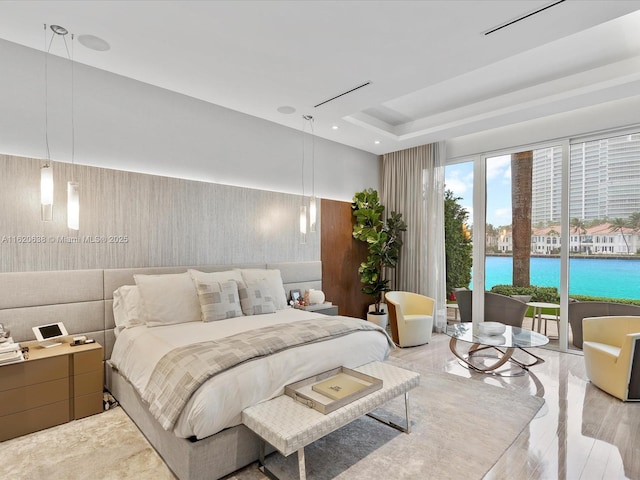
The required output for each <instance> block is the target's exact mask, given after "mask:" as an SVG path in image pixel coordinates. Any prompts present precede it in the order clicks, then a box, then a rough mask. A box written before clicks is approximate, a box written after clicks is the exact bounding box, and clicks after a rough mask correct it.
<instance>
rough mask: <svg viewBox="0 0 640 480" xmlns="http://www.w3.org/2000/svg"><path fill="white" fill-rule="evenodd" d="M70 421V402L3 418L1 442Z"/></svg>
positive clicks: (0, 432) (66, 401)
mask: <svg viewBox="0 0 640 480" xmlns="http://www.w3.org/2000/svg"><path fill="white" fill-rule="evenodd" d="M68 421H69V400H64V401H62V402H58V403H52V404H51V405H45V406H44V407H38V408H32V409H31V410H25V411H23V412H18V413H14V414H12V415H6V416H4V417H2V428H1V429H0V442H2V441H4V440H8V439H10V438H14V437H19V436H20V435H26V434H27V433H31V432H37V431H38V430H44V429H45V428H49V427H53V426H55V425H61V424H63V423H67V422H68Z"/></svg>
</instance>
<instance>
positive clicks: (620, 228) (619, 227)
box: [609, 218, 629, 254]
mask: <svg viewBox="0 0 640 480" xmlns="http://www.w3.org/2000/svg"><path fill="white" fill-rule="evenodd" d="M625 228H629V222H628V221H627V220H625V219H624V218H614V219H613V220H612V221H611V225H609V231H610V232H620V234H621V235H622V240H624V244H625V245H626V246H627V254H629V244H628V243H627V239H626V238H625V236H624V229H625Z"/></svg>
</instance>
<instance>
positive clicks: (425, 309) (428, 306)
mask: <svg viewBox="0 0 640 480" xmlns="http://www.w3.org/2000/svg"><path fill="white" fill-rule="evenodd" d="M385 298H386V299H387V308H388V309H389V323H390V325H391V335H392V337H393V341H394V342H395V343H396V344H397V345H398V346H400V347H415V346H417V345H424V344H425V343H429V342H430V341H431V331H432V330H433V308H434V303H435V301H434V299H433V298H429V297H425V296H424V295H420V294H417V293H411V292H387V294H386V295H385Z"/></svg>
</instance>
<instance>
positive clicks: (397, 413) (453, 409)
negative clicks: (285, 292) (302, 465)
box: [229, 359, 544, 480]
mask: <svg viewBox="0 0 640 480" xmlns="http://www.w3.org/2000/svg"><path fill="white" fill-rule="evenodd" d="M390 362H391V363H393V364H395V365H397V366H400V367H403V366H404V367H406V368H410V369H411V370H414V371H417V372H419V373H420V374H421V378H420V386H419V387H417V388H415V389H413V390H411V392H410V410H411V412H410V416H411V420H412V421H411V433H410V434H405V433H401V432H399V431H397V430H394V429H392V428H390V427H388V426H386V425H384V424H382V423H379V422H377V421H376V420H374V419H372V418H369V417H362V418H360V419H358V420H356V421H354V422H352V423H351V424H349V425H347V426H345V427H343V428H341V429H340V430H337V431H335V432H334V433H332V434H330V435H328V436H326V437H324V438H323V439H321V440H318V441H316V442H315V443H313V444H311V445H310V446H308V447H307V448H305V458H306V467H307V476H308V478H311V479H317V480H324V479H344V480H347V479H348V480H376V479H379V478H397V479H416V480H417V479H420V480H423V479H425V478H430V479H438V480H449V479H450V480H458V479H459V480H472V479H481V478H482V477H483V476H484V475H485V474H486V473H487V472H488V471H489V470H490V469H491V467H492V466H493V465H494V464H495V463H496V462H497V460H498V459H499V458H500V457H501V456H502V454H503V453H504V452H505V451H506V450H507V448H509V446H510V445H511V443H513V441H514V440H515V439H516V437H517V436H518V435H519V434H520V432H521V431H522V430H523V429H524V428H526V427H527V425H528V423H529V422H530V421H531V419H532V418H533V417H534V416H535V414H536V413H537V412H538V410H539V409H540V407H541V406H542V405H543V403H544V400H543V399H541V398H538V397H534V396H531V395H529V394H526V393H520V392H514V391H511V390H505V389H503V388H500V387H495V386H492V385H487V384H485V383H481V382H478V381H475V380H472V379H469V378H462V377H458V376H455V375H452V374H447V373H442V372H434V371H428V370H425V369H422V368H421V367H420V366H419V365H415V364H407V363H406V362H402V361H398V360H395V359H391V360H390ZM404 408H405V407H404V399H403V398H398V399H395V400H393V401H391V402H389V403H387V404H386V405H385V406H384V407H383V408H380V409H378V410H376V411H375V413H377V414H378V415H380V416H384V417H387V418H388V419H390V420H392V421H394V422H396V423H399V422H403V420H404ZM400 424H403V423H400ZM266 463H267V465H268V467H269V469H271V470H272V471H273V472H274V473H275V474H276V475H278V477H280V478H287V479H288V478H298V477H297V475H298V464H297V455H296V454H292V455H290V456H289V457H287V458H284V457H282V456H281V455H280V454H278V453H274V454H272V455H270V456H268V457H267V461H266ZM255 468H257V467H256V466H255V465H253V466H250V467H248V468H246V469H244V470H243V471H240V472H237V473H236V474H235V475H231V476H230V477H229V480H231V479H237V480H249V479H254V478H256V477H255V476H253V475H254V473H253V472H251V471H250V470H252V469H255ZM245 473H246V474H247V476H245ZM264 478H266V477H264Z"/></svg>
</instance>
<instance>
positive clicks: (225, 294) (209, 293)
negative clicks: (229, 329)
mask: <svg viewBox="0 0 640 480" xmlns="http://www.w3.org/2000/svg"><path fill="white" fill-rule="evenodd" d="M196 290H197V292H198V299H199V300H200V310H202V321H203V322H213V321H216V320H225V319H227V318H234V317H241V316H242V308H241V307H240V298H239V297H238V284H237V283H236V281H235V280H229V281H228V282H201V281H199V280H196Z"/></svg>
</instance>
